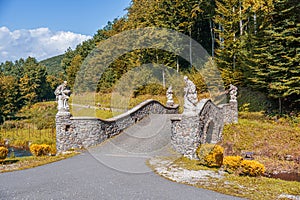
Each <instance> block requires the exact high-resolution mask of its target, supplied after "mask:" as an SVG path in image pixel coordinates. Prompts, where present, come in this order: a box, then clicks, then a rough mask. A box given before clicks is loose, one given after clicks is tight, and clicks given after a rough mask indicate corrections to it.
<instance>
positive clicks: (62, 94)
mask: <svg viewBox="0 0 300 200" xmlns="http://www.w3.org/2000/svg"><path fill="white" fill-rule="evenodd" d="M70 93H71V91H70V90H69V89H68V88H67V81H64V82H63V83H62V84H61V85H59V86H58V87H57V88H56V90H55V91H54V94H55V96H56V101H57V109H58V111H64V112H68V111H69V105H68V100H69V98H70V96H69V95H70Z"/></svg>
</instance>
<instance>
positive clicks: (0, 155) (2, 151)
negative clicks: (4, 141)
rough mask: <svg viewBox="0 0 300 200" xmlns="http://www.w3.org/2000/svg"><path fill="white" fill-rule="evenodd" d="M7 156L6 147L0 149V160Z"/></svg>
mask: <svg viewBox="0 0 300 200" xmlns="http://www.w3.org/2000/svg"><path fill="white" fill-rule="evenodd" d="M7 155H8V149H7V148H6V147H0V160H4V159H5V158H6V157H7Z"/></svg>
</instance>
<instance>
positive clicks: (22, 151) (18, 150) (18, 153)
mask: <svg viewBox="0 0 300 200" xmlns="http://www.w3.org/2000/svg"><path fill="white" fill-rule="evenodd" d="M12 152H13V153H14V155H15V157H24V156H32V154H31V153H30V151H29V150H27V149H22V148H15V147H9V148H8V155H7V157H8V158H9V157H10V156H11V154H12Z"/></svg>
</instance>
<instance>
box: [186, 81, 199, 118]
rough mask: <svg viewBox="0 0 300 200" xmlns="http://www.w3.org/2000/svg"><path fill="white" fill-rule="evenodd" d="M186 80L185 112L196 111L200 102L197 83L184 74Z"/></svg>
mask: <svg viewBox="0 0 300 200" xmlns="http://www.w3.org/2000/svg"><path fill="white" fill-rule="evenodd" d="M184 81H185V83H186V86H185V88H184V92H185V94H184V105H183V107H184V113H194V112H196V106H197V103H198V95H197V90H196V86H195V84H194V83H193V82H192V81H191V80H189V79H188V77H187V76H184Z"/></svg>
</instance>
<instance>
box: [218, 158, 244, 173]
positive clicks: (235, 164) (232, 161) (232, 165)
mask: <svg viewBox="0 0 300 200" xmlns="http://www.w3.org/2000/svg"><path fill="white" fill-rule="evenodd" d="M242 160H243V158H242V157H241V156H225V157H224V159H223V167H224V169H225V170H226V171H227V172H229V173H233V172H234V171H235V170H237V169H238V168H239V167H240V165H241V162H242Z"/></svg>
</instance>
